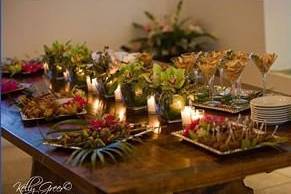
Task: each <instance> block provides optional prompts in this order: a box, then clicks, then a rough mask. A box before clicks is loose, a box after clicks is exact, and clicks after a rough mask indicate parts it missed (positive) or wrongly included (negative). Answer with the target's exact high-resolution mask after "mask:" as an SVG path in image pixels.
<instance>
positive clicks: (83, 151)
mask: <svg viewBox="0 0 291 194" xmlns="http://www.w3.org/2000/svg"><path fill="white" fill-rule="evenodd" d="M86 152H87V150H80V152H79V153H78V154H77V155H76V156H75V157H74V158H73V159H72V165H73V166H77V165H78V164H79V163H80V160H81V158H82V157H83V155H84V154H86Z"/></svg>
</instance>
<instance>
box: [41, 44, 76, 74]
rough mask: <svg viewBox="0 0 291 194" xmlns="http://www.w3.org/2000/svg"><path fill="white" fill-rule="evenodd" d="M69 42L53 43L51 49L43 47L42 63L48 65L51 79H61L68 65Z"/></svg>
mask: <svg viewBox="0 0 291 194" xmlns="http://www.w3.org/2000/svg"><path fill="white" fill-rule="evenodd" d="M71 47H72V45H71V41H67V42H65V43H60V42H58V41H55V42H53V43H52V45H51V47H49V46H47V45H44V55H43V61H44V63H46V64H47V65H48V68H49V72H50V75H51V76H52V77H53V78H56V79H60V78H63V72H64V71H65V69H66V67H67V65H68V64H69V63H70V55H69V52H70V49H71Z"/></svg>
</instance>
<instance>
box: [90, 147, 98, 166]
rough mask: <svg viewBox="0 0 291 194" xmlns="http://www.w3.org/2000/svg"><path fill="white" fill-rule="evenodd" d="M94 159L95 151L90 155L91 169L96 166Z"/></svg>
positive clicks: (95, 157)
mask: <svg viewBox="0 0 291 194" xmlns="http://www.w3.org/2000/svg"><path fill="white" fill-rule="evenodd" d="M96 159H97V152H96V150H94V151H93V153H92V155H91V164H92V166H93V167H95V166H96Z"/></svg>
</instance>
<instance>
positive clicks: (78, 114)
mask: <svg viewBox="0 0 291 194" xmlns="http://www.w3.org/2000/svg"><path fill="white" fill-rule="evenodd" d="M19 113H20V116H21V119H22V121H38V120H45V119H59V118H63V117H71V116H81V115H85V114H87V111H86V110H85V109H83V110H82V112H79V113H77V114H71V115H58V116H54V117H48V118H46V117H38V118H27V117H26V115H25V114H24V113H23V112H22V111H19Z"/></svg>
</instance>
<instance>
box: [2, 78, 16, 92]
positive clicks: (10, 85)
mask: <svg viewBox="0 0 291 194" xmlns="http://www.w3.org/2000/svg"><path fill="white" fill-rule="evenodd" d="M17 88H18V83H17V81H15V80H12V79H1V92H4V93H6V92H10V91H13V90H16V89H17Z"/></svg>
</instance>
